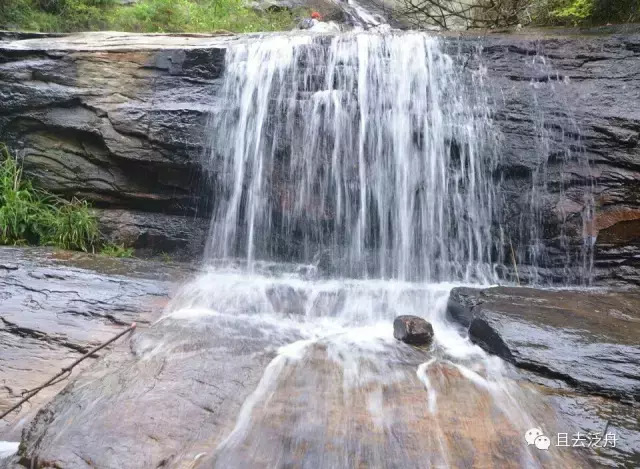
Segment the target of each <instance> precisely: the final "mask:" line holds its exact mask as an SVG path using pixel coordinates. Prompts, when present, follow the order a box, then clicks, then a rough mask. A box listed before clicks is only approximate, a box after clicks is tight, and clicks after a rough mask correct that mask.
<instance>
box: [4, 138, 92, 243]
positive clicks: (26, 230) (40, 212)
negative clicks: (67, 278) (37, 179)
mask: <svg viewBox="0 0 640 469" xmlns="http://www.w3.org/2000/svg"><path fill="white" fill-rule="evenodd" d="M97 242H98V222H97V220H96V218H95V216H94V215H93V213H92V212H91V210H90V208H89V205H88V204H87V202H85V201H79V200H76V199H74V200H72V201H68V200H63V199H60V198H58V197H56V196H53V195H51V194H47V193H45V192H44V191H39V190H37V189H35V188H34V187H33V186H32V184H31V183H30V182H29V181H27V180H24V179H23V177H22V168H21V167H20V166H19V164H18V163H17V162H16V160H15V159H13V158H12V157H11V156H10V155H9V152H8V151H7V148H6V147H5V146H4V145H1V146H0V244H14V245H15V244H36V245H51V246H57V247H59V248H62V249H75V250H82V251H90V250H93V248H94V246H95V245H96V243H97Z"/></svg>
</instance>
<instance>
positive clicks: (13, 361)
mask: <svg viewBox="0 0 640 469" xmlns="http://www.w3.org/2000/svg"><path fill="white" fill-rule="evenodd" d="M73 256H80V257H83V259H84V262H85V263H86V266H87V267H88V268H89V269H90V270H89V269H83V268H78V267H77V265H78V264H76V263H75V262H74V260H73V259H72V258H65V259H56V258H55V255H54V254H53V253H52V252H50V251H47V250H42V249H27V250H25V249H18V248H7V247H2V248H0V382H1V383H2V386H1V387H0V412H3V411H5V410H7V409H9V408H10V407H11V406H13V405H14V404H15V403H16V402H17V401H18V400H20V398H21V397H22V392H23V391H24V390H27V389H33V388H35V387H37V386H39V385H41V384H42V383H43V382H45V381H46V380H47V379H49V378H51V377H53V376H54V375H55V374H56V373H58V372H59V371H60V369H61V368H62V367H63V366H68V365H70V364H71V363H72V362H73V361H74V360H76V359H77V358H79V357H81V356H82V355H83V354H84V353H86V352H88V351H89V350H90V349H91V348H93V347H95V346H96V345H99V344H100V343H102V342H104V341H106V340H108V339H110V338H111V337H113V336H114V335H115V334H117V333H118V332H119V331H121V330H122V329H123V328H124V327H127V326H128V325H130V324H131V323H132V322H134V321H136V322H138V323H139V324H140V327H142V328H143V329H144V328H145V327H146V325H148V324H149V322H150V321H151V320H152V318H153V313H154V310H157V309H158V305H162V304H163V303H164V302H166V300H167V299H168V298H167V295H168V293H169V284H168V283H167V282H166V280H165V279H163V278H162V277H163V274H162V270H163V269H165V268H164V267H163V266H162V265H159V264H157V263H143V262H140V261H135V260H131V261H130V262H129V261H127V262H122V260H119V261H120V262H119V266H113V265H111V259H102V258H96V257H94V256H86V255H80V254H78V255H75V254H74V255H72V257H73ZM114 267H117V268H114ZM112 268H114V269H113V270H112V272H111V273H109V270H111V269H112ZM96 269H98V270H96ZM118 269H119V270H118ZM137 270H138V271H139V272H140V277H138V278H131V277H123V276H122V274H124V273H126V274H127V275H134V276H135V275H136V274H135V272H136V271H137ZM145 270H146V273H145V272H144V271H145ZM179 272H180V269H178V268H174V269H173V270H172V272H171V275H172V276H173V277H174V278H176V277H179V276H180V273H179ZM110 349H113V347H110ZM105 353H107V352H99V353H98V356H100V357H102V356H103V355H104V354H105ZM94 361H95V360H93V359H88V360H85V361H83V362H82V363H81V364H80V365H79V366H78V367H76V368H75V369H74V370H73V373H72V374H71V376H70V379H69V380H65V381H62V382H61V383H60V384H58V385H55V386H52V387H49V388H46V389H44V390H43V391H41V392H40V393H38V394H37V395H36V396H35V397H33V398H32V399H31V400H30V401H29V403H28V404H25V405H23V406H22V409H21V410H20V411H16V412H13V413H11V414H9V415H8V416H7V417H6V418H5V419H3V420H1V421H0V441H1V440H9V441H18V440H19V438H20V432H21V431H22V429H23V427H24V426H25V425H26V424H28V423H29V422H30V420H31V419H32V418H33V417H34V415H35V413H36V412H37V410H38V409H39V408H40V407H41V406H42V405H43V404H44V403H45V402H47V401H48V400H49V399H51V398H52V397H53V396H54V395H55V394H56V393H57V392H59V391H60V390H61V389H62V388H63V387H64V386H65V385H66V384H68V383H69V382H70V380H72V379H74V378H75V377H76V376H78V374H79V373H80V371H81V370H83V369H85V368H86V367H88V366H89V365H90V364H91V363H92V362H94Z"/></svg>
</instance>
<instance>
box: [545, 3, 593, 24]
mask: <svg viewBox="0 0 640 469" xmlns="http://www.w3.org/2000/svg"><path fill="white" fill-rule="evenodd" d="M593 2H594V0H571V2H570V3H568V4H567V5H564V6H560V7H558V8H556V9H555V10H553V11H552V12H551V15H552V16H555V17H556V18H560V19H565V20H568V21H571V22H573V23H576V24H577V23H580V22H583V21H585V20H587V19H588V18H590V17H591V14H592V13H593Z"/></svg>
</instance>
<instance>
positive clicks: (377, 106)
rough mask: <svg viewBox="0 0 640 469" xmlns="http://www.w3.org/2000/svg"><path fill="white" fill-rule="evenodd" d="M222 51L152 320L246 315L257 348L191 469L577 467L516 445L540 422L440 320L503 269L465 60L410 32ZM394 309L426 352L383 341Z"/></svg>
mask: <svg viewBox="0 0 640 469" xmlns="http://www.w3.org/2000/svg"><path fill="white" fill-rule="evenodd" d="M226 60H227V63H226V69H225V70H226V71H225V73H226V75H225V79H224V84H223V89H222V91H221V93H222V96H223V98H224V99H223V100H224V103H225V104H224V106H223V107H222V108H220V109H217V110H216V112H214V113H213V115H212V118H211V123H210V148H211V151H210V154H209V155H208V158H207V161H206V162H205V164H206V165H207V167H208V168H210V173H211V181H212V182H211V184H212V187H213V188H214V190H215V192H216V194H215V200H216V201H217V203H216V206H215V208H214V213H213V218H212V224H211V232H210V237H209V241H208V245H207V249H206V268H205V270H206V273H204V274H202V275H201V276H200V277H198V278H197V279H196V280H195V281H193V282H191V283H189V284H188V285H186V286H185V287H184V288H183V289H182V291H181V292H180V293H179V294H178V295H177V296H176V298H174V299H173V300H172V302H171V304H170V305H169V306H168V308H167V313H166V317H165V318H164V319H163V320H165V321H176V322H181V321H190V322H194V321H195V322H196V323H197V322H198V321H205V320H207V318H217V319H216V320H217V321H219V322H218V323H217V324H218V326H217V327H221V328H230V329H234V328H235V332H234V333H235V334H240V335H241V334H242V333H243V330H242V329H241V327H240V324H242V322H243V321H249V322H251V324H252V326H253V327H255V328H257V329H258V330H259V331H260V332H259V334H260V336H261V337H262V339H265V340H267V342H268V343H269V344H271V348H272V349H273V354H274V358H273V360H272V361H271V362H270V364H269V365H268V366H267V367H266V368H265V370H264V375H263V377H262V379H261V381H260V383H259V385H258V387H257V388H256V389H255V391H254V392H253V394H251V396H250V397H249V398H248V399H247V401H246V402H245V404H244V406H243V408H242V410H241V412H240V414H239V416H238V419H237V422H236V424H235V427H234V428H233V430H231V431H230V432H229V434H228V435H226V437H225V438H224V439H223V440H222V441H221V442H220V443H219V445H218V447H217V449H216V451H215V453H213V454H209V455H207V456H206V457H204V458H202V460H201V462H202V467H211V466H213V467H216V468H220V469H232V468H243V469H248V468H267V467H269V468H294V467H295V468H298V467H299V468H309V469H324V468H327V469H329V468H345V469H346V468H365V467H366V468H397V469H411V468H423V467H424V468H427V467H432V468H440V467H443V468H444V467H487V468H489V467H501V468H503V467H514V468H515V467H526V468H538V467H540V468H542V467H545V468H550V467H557V468H569V467H585V464H584V463H583V462H579V463H578V462H576V461H574V460H573V459H572V455H571V454H570V453H558V452H544V451H540V450H537V449H536V448H534V447H531V446H528V445H527V444H526V442H525V440H524V433H525V431H526V430H527V429H529V428H531V427H543V428H544V429H545V430H549V431H552V430H553V429H554V428H555V426H557V425H560V424H559V423H558V422H557V420H556V417H555V416H554V415H553V413H552V412H551V411H550V409H548V408H546V407H545V405H544V404H543V403H542V400H541V399H540V398H539V396H538V395H537V394H536V392H535V391H533V390H531V389H526V388H524V387H521V386H520V385H519V384H518V383H517V382H516V380H515V379H514V375H515V371H514V370H512V369H511V368H510V367H509V366H507V365H506V364H504V363H503V362H502V361H501V360H499V359H497V358H495V357H491V356H488V355H486V354H485V353H484V352H483V351H482V350H481V349H480V348H479V347H477V346H475V345H473V344H472V343H471V342H470V341H469V340H468V338H466V336H465V334H464V332H463V331H461V330H458V329H457V328H456V327H455V326H453V325H452V324H451V323H450V322H449V321H448V320H447V319H446V317H445V311H446V303H447V299H448V296H449V292H450V290H451V288H452V287H453V286H454V285H456V284H474V285H488V284H491V283H494V282H496V281H497V276H496V266H498V265H500V263H501V262H502V259H501V258H500V257H499V256H496V254H495V252H496V249H495V248H496V246H497V245H498V244H500V243H501V242H502V241H501V240H499V239H497V238H496V237H497V236H499V233H500V230H499V220H498V219H497V217H496V203H495V200H496V194H497V191H498V187H497V186H496V184H495V183H494V181H493V180H492V173H493V171H494V169H495V167H496V165H497V164H498V162H499V151H498V149H497V148H498V147H497V143H496V130H495V129H494V128H493V127H492V124H491V119H490V117H491V108H490V105H489V99H488V94H487V93H486V91H485V80H486V77H485V76H484V73H483V71H482V69H480V70H468V69H465V68H464V66H463V61H461V60H459V59H458V58H456V57H453V56H450V55H447V54H446V53H445V52H444V51H443V48H442V46H441V44H440V42H439V40H438V39H434V38H432V37H429V36H427V35H424V34H421V33H387V34H378V33H365V32H359V33H348V34H343V35H337V36H313V35H280V36H272V37H267V38H264V39H262V40H260V41H249V42H246V43H244V44H237V45H234V46H232V47H231V48H230V49H229V50H228V51H227V59H226ZM283 260H284V261H286V262H282V261H283ZM401 314H413V315H417V316H421V317H424V318H426V319H427V320H429V321H430V322H431V323H432V324H433V327H434V331H435V343H434V344H433V346H432V347H431V348H428V349H423V348H415V347H410V346H408V345H405V344H402V343H399V342H397V341H395V340H394V339H393V335H392V332H393V329H392V323H393V319H394V318H395V317H396V316H398V315H401ZM246 340H254V339H252V337H247V338H246Z"/></svg>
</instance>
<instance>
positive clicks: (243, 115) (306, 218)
mask: <svg viewBox="0 0 640 469" xmlns="http://www.w3.org/2000/svg"><path fill="white" fill-rule="evenodd" d="M226 67H227V76H226V79H225V82H224V89H223V96H224V98H225V100H226V105H227V106H228V107H225V108H224V109H222V110H221V111H220V112H218V113H214V115H213V116H212V120H211V138H212V151H211V155H210V165H211V166H210V167H211V168H212V172H214V174H215V185H216V190H218V191H219V193H220V197H218V198H217V200H218V204H217V208H216V211H215V213H214V217H213V221H212V231H211V236H210V242H209V246H208V256H209V257H233V256H239V257H246V258H247V259H248V261H249V264H250V265H251V263H252V262H253V261H254V260H255V259H273V258H278V257H280V258H288V259H292V260H296V261H300V262H310V261H312V260H313V259H314V257H315V258H316V259H317V258H319V257H322V258H324V259H325V261H326V260H330V263H331V264H332V266H333V270H334V273H335V274H338V275H346V276H357V277H366V276H372V277H380V278H397V279H401V280H418V279H421V280H431V281H445V280H450V279H459V280H465V281H471V280H481V281H486V280H488V279H492V278H494V277H495V276H494V272H493V266H492V262H493V261H495V260H496V259H492V248H493V246H494V243H493V242H492V239H493V236H492V224H493V223H494V221H495V213H494V209H495V207H494V199H495V191H496V187H495V183H494V182H493V181H492V172H493V170H494V169H495V167H496V164H497V161H498V156H497V155H498V152H497V146H496V143H495V138H494V135H495V131H494V130H493V129H492V126H491V123H490V120H489V107H488V106H487V102H486V93H484V91H483V78H484V77H483V74H482V73H481V72H472V71H469V70H464V69H463V67H462V66H461V64H457V63H456V60H455V59H454V58H452V57H451V56H449V55H447V54H445V53H443V51H442V50H441V47H440V45H439V41H438V40H437V39H434V38H431V37H429V36H427V35H425V34H421V33H394V34H365V33H357V34H347V35H340V36H334V37H322V38H317V37H313V36H293V37H291V36H275V37H270V38H265V39H264V40H261V41H254V42H250V43H248V44H245V45H242V46H237V47H234V48H231V49H230V50H229V51H228V52H227V64H226Z"/></svg>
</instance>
